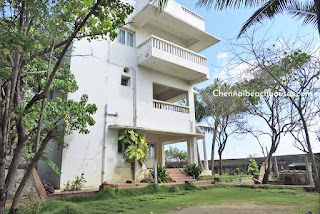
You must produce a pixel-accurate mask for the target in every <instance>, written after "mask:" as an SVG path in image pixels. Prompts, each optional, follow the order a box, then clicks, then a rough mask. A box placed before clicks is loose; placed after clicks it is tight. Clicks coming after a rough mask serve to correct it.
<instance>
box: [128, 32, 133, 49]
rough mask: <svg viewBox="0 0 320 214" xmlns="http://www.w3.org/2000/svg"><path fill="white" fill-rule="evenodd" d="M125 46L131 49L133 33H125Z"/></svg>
mask: <svg viewBox="0 0 320 214" xmlns="http://www.w3.org/2000/svg"><path fill="white" fill-rule="evenodd" d="M127 45H128V46H130V47H133V33H130V32H127Z"/></svg>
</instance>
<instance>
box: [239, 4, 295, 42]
mask: <svg viewBox="0 0 320 214" xmlns="http://www.w3.org/2000/svg"><path fill="white" fill-rule="evenodd" d="M292 5H295V1H294V0H269V1H267V2H266V3H265V4H264V5H262V6H261V7H260V8H259V9H258V10H257V11H256V12H255V13H254V14H253V15H252V16H251V17H250V18H249V19H248V20H247V21H246V22H245V24H244V25H243V26H242V28H241V30H240V33H239V34H238V38H239V37H240V36H241V35H242V34H243V33H244V32H246V31H247V29H248V28H250V27H251V26H252V25H254V24H256V23H261V22H262V21H263V20H264V19H266V18H267V19H272V18H273V17H275V16H276V15H278V14H281V13H283V12H284V11H287V10H288V8H289V6H292Z"/></svg>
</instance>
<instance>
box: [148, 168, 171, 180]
mask: <svg viewBox="0 0 320 214" xmlns="http://www.w3.org/2000/svg"><path fill="white" fill-rule="evenodd" d="M157 174H158V183H167V182H169V181H170V176H169V174H168V172H167V167H165V166H161V165H159V164H158V166H157ZM150 175H151V177H152V178H153V179H154V169H151V171H150Z"/></svg>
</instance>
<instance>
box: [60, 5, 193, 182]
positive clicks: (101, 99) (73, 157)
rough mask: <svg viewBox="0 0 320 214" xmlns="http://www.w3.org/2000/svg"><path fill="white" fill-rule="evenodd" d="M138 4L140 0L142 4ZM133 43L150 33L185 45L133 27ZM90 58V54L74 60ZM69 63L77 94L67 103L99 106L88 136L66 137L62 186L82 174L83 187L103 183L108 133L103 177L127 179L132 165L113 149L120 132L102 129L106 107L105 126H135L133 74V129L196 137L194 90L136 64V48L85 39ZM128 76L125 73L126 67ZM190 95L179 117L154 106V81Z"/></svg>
mask: <svg viewBox="0 0 320 214" xmlns="http://www.w3.org/2000/svg"><path fill="white" fill-rule="evenodd" d="M141 1H142V0H141ZM127 27H128V29H132V30H134V31H135V32H136V44H139V42H142V41H144V40H145V39H146V38H147V37H149V36H150V35H151V34H154V33H156V34H158V36H161V35H162V36H164V37H166V38H165V39H166V40H169V41H171V42H174V43H176V44H179V45H183V43H182V42H179V38H177V37H175V36H172V35H169V34H165V35H164V34H163V33H161V32H160V31H158V32H157V31H156V30H154V29H151V28H150V29H149V28H148V27H146V28H143V29H134V28H132V27H130V26H127ZM84 54H93V56H87V57H83V56H81V57H80V56H76V55H84ZM72 55H74V56H73V57H72V59H71V72H72V73H73V74H74V75H75V79H76V81H77V82H78V85H79V90H78V91H77V92H75V93H70V94H68V99H74V100H79V99H80V97H81V95H82V94H88V96H89V102H90V103H95V104H96V105H97V107H98V110H97V113H96V114H95V115H94V116H93V117H94V119H95V121H96V124H95V125H94V126H92V127H90V133H89V134H87V135H84V134H78V133H76V132H74V133H72V134H71V135H69V136H66V137H65V141H66V143H68V144H69V146H68V147H67V148H66V149H64V150H63V154H62V166H61V171H62V174H61V186H60V188H63V185H64V184H66V183H67V181H69V180H73V179H74V177H75V176H76V175H81V173H82V172H84V174H85V175H84V176H85V179H86V180H87V183H86V186H95V187H97V186H98V185H100V184H101V172H102V151H103V144H104V135H106V150H105V151H106V158H105V179H104V180H106V181H107V182H110V183H116V182H123V181H126V180H130V179H131V169H130V165H129V164H127V163H125V162H124V160H123V156H122V155H121V154H118V151H117V149H118V148H117V145H118V143H117V136H118V131H117V130H114V129H107V130H105V128H104V127H105V106H106V105H107V109H108V113H112V114H113V113H117V114H118V116H117V117H114V116H108V119H107V126H109V125H121V126H133V115H134V111H133V105H134V103H133V98H134V97H133V94H134V93H133V87H132V86H133V82H132V81H133V78H134V72H136V90H137V95H136V97H137V102H136V103H137V105H136V107H137V126H138V127H143V128H145V129H156V130H163V131H170V132H179V133H180V132H183V133H194V132H195V127H194V125H195V122H194V120H195V119H194V100H193V99H194V98H193V87H192V85H190V84H189V83H188V82H187V81H185V80H182V79H178V78H176V77H172V76H169V75H166V74H163V73H161V72H158V71H154V70H149V69H145V68H142V67H139V66H137V49H136V48H135V47H134V48H132V47H128V46H126V45H122V44H119V43H118V42H117V41H113V42H110V41H105V40H101V41H99V40H95V41H92V42H91V43H89V42H88V41H87V40H86V39H82V40H80V41H76V42H74V45H73V54H72ZM125 67H127V68H129V70H130V72H129V73H125V72H124V68H125ZM121 75H125V76H128V77H130V78H131V85H130V87H126V86H121V84H120V81H121ZM154 82H155V83H159V84H163V85H167V86H170V87H175V88H179V89H182V90H186V91H188V96H189V97H188V98H189V107H190V113H189V114H185V113H178V112H172V111H166V110H160V109H154V108H153V91H152V87H153V83H154Z"/></svg>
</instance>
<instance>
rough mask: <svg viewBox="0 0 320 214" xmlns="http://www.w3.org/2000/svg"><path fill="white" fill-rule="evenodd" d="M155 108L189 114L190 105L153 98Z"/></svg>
mask: <svg viewBox="0 0 320 214" xmlns="http://www.w3.org/2000/svg"><path fill="white" fill-rule="evenodd" d="M153 108H156V109H163V110H167V111H174V112H180V113H186V114H189V106H182V105H177V104H174V103H169V102H164V101H161V100H153Z"/></svg>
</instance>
